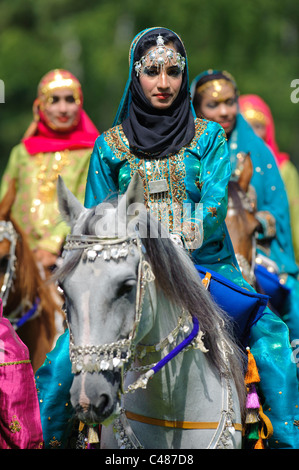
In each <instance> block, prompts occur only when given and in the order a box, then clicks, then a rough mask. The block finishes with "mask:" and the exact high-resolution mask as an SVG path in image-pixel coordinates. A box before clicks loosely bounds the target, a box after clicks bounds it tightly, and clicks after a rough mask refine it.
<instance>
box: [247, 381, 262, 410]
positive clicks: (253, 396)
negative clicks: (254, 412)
mask: <svg viewBox="0 0 299 470" xmlns="http://www.w3.org/2000/svg"><path fill="white" fill-rule="evenodd" d="M259 407H260V400H259V397H258V394H257V391H256V388H255V385H254V384H251V385H250V388H249V392H248V395H247V399H246V408H249V409H252V408H254V409H259Z"/></svg>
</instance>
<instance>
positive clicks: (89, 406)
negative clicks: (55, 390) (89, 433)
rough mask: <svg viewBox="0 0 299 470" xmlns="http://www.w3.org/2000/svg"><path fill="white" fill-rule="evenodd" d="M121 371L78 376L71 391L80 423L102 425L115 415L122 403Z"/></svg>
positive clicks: (87, 373) (72, 401) (85, 373)
mask: <svg viewBox="0 0 299 470" xmlns="http://www.w3.org/2000/svg"><path fill="white" fill-rule="evenodd" d="M120 385H121V374H120V372H119V371H104V372H100V373H89V372H84V373H80V374H76V375H75V377H74V380H73V384H72V387H71V390H70V394H71V403H72V406H73V408H74V409H75V412H76V415H77V417H78V419H79V420H80V421H82V422H83V423H86V424H89V425H91V424H101V423H102V422H103V421H106V420H107V419H109V418H110V417H111V416H112V415H114V414H115V412H116V410H117V409H118V406H119V401H120Z"/></svg>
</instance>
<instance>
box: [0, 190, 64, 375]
mask: <svg viewBox="0 0 299 470" xmlns="http://www.w3.org/2000/svg"><path fill="white" fill-rule="evenodd" d="M15 196H16V190H15V184H14V182H13V181H12V182H11V184H10V186H9V188H8V191H7V193H6V195H5V196H4V198H3V199H2V201H1V202H0V287H1V292H0V297H1V298H2V299H3V314H4V316H5V317H7V318H8V319H9V320H10V321H11V323H12V324H13V325H14V326H15V329H16V330H17V334H18V335H19V337H20V338H21V340H22V341H23V342H24V343H25V344H26V346H27V347H28V349H29V354H30V359H31V362H32V367H33V370H34V371H36V370H37V369H38V368H39V367H40V366H41V365H42V364H43V362H44V360H45V358H46V354H47V353H48V352H49V351H50V350H51V349H52V347H53V341H54V337H55V334H56V327H55V312H56V311H59V309H60V307H59V305H58V303H57V301H56V300H54V297H53V294H52V287H51V286H50V285H48V284H47V283H45V281H44V280H43V279H42V278H41V275H40V272H39V269H38V267H37V264H36V262H35V258H34V254H33V252H32V251H31V249H30V248H29V245H28V243H27V241H26V237H25V234H24V233H23V232H22V230H21V229H20V227H19V226H18V224H17V223H16V221H15V220H14V219H13V218H12V217H11V208H12V206H13V203H14V200H15Z"/></svg>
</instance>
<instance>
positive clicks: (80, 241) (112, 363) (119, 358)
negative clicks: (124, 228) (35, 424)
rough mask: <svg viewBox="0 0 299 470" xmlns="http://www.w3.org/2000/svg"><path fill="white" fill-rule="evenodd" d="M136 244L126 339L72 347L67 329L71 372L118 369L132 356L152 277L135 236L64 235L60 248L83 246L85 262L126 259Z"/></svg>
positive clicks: (71, 339)
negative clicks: (136, 261) (132, 300)
mask: <svg viewBox="0 0 299 470" xmlns="http://www.w3.org/2000/svg"><path fill="white" fill-rule="evenodd" d="M134 246H135V247H137V249H138V252H139V255H140V260H139V266H138V281H137V294H136V304H135V305H136V307H135V318H134V324H133V328H132V330H131V333H130V334H129V336H128V338H125V339H122V340H120V341H116V342H114V343H109V344H103V345H92V346H90V345H83V346H76V345H75V344H74V340H73V336H72V333H71V329H70V328H69V331H70V359H71V363H72V372H73V373H74V374H76V373H80V372H99V371H103V370H108V369H110V370H113V369H121V368H122V367H123V365H124V364H125V363H127V362H128V361H129V359H130V358H131V356H132V353H133V349H134V345H133V340H134V338H135V336H136V333H137V329H138V325H139V322H140V318H141V313H142V304H143V295H144V289H145V285H146V283H147V282H151V281H153V280H154V279H155V277H154V274H153V272H152V270H151V267H150V265H149V263H148V262H147V261H146V260H145V259H144V255H143V251H144V250H143V245H142V244H141V241H140V239H139V238H138V237H136V238H131V237H127V238H122V239H119V238H116V239H103V238H99V237H96V236H88V235H79V236H76V235H68V236H67V239H66V244H65V246H64V250H66V251H68V250H75V249H82V248H83V250H84V251H83V255H82V256H83V259H85V260H87V262H94V261H95V259H96V258H97V257H100V258H102V259H104V260H105V261H110V260H111V259H114V260H118V259H119V258H126V257H127V256H128V255H129V254H132V253H134V252H135V247H134Z"/></svg>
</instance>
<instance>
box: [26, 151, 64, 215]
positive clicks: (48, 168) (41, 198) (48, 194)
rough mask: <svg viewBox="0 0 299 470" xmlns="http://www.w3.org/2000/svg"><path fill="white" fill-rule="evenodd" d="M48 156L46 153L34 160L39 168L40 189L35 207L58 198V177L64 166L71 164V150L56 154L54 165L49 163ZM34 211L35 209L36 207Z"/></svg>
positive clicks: (40, 154) (38, 155)
mask: <svg viewBox="0 0 299 470" xmlns="http://www.w3.org/2000/svg"><path fill="white" fill-rule="evenodd" d="M46 155H47V154H44V153H38V154H37V155H36V156H35V158H34V163H35V164H36V165H37V166H38V167H39V172H38V174H37V180H38V183H39V188H38V194H37V196H36V199H35V203H34V204H35V205H39V204H40V203H41V202H42V203H45V202H50V201H52V200H53V198H54V197H56V183H57V178H58V175H59V174H60V173H61V170H62V168H63V167H64V166H66V165H69V164H70V159H69V150H64V151H63V152H55V154H54V161H53V162H52V163H51V162H49V159H47V156H46ZM48 163H49V164H48ZM32 209H34V207H33V208H32Z"/></svg>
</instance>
